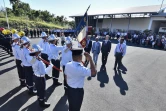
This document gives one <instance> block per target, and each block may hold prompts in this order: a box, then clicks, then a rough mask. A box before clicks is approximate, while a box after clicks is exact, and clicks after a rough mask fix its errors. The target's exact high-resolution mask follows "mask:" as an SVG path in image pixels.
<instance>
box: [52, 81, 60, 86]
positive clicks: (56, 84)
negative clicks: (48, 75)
mask: <svg viewBox="0 0 166 111" xmlns="http://www.w3.org/2000/svg"><path fill="white" fill-rule="evenodd" d="M53 85H55V86H61V85H62V83H60V82H54V83H53Z"/></svg>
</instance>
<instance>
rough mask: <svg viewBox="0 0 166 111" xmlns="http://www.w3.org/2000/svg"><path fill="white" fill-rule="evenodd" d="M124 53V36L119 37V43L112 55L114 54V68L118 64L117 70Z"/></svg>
mask: <svg viewBox="0 0 166 111" xmlns="http://www.w3.org/2000/svg"><path fill="white" fill-rule="evenodd" d="M125 54H126V44H125V43H124V38H121V40H120V43H118V44H117V45H116V48H115V51H114V55H115V64H114V70H116V67H117V64H118V70H119V69H120V68H121V65H122V62H121V61H122V58H123V57H124V56H125Z"/></svg>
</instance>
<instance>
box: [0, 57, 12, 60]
mask: <svg viewBox="0 0 166 111" xmlns="http://www.w3.org/2000/svg"><path fill="white" fill-rule="evenodd" d="M9 57H10V56H7V57H3V58H0V61H2V60H4V59H7V58H9Z"/></svg>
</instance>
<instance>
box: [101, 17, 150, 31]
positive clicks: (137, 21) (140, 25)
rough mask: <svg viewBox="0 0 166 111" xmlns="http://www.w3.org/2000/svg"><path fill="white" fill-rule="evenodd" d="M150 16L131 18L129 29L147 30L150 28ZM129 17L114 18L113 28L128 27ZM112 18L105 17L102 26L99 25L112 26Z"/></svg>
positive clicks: (125, 28) (103, 26)
mask: <svg viewBox="0 0 166 111" xmlns="http://www.w3.org/2000/svg"><path fill="white" fill-rule="evenodd" d="M149 22H150V18H131V20H130V27H129V30H142V31H143V30H145V29H148V25H149ZM128 23H129V19H127V18H115V19H113V20H112V31H113V29H124V30H127V29H128ZM110 24H111V19H104V20H103V23H102V26H101V25H100V26H99V25H98V27H99V28H110V26H111V25H110Z"/></svg>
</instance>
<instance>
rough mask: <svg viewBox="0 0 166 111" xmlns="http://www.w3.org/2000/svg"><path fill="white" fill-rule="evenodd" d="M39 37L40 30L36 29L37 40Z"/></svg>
mask: <svg viewBox="0 0 166 111" xmlns="http://www.w3.org/2000/svg"><path fill="white" fill-rule="evenodd" d="M39 36H40V29H39V28H38V29H37V37H38V38H39Z"/></svg>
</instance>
